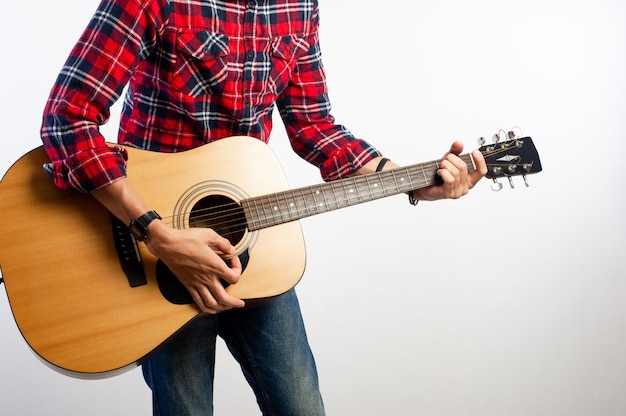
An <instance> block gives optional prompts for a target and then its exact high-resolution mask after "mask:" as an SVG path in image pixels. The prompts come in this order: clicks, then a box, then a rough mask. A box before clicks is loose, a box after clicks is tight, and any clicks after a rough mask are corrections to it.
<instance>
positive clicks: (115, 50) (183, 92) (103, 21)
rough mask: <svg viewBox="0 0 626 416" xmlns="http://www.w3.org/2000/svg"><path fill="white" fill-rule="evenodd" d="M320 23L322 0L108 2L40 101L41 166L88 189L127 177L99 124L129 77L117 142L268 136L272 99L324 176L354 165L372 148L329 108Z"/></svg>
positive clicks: (146, 144)
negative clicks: (46, 97)
mask: <svg viewBox="0 0 626 416" xmlns="http://www.w3.org/2000/svg"><path fill="white" fill-rule="evenodd" d="M318 24H319V17H318V4H317V0H248V1H219V0H218V1H210V2H209V1H206V2H205V1H203V2H200V1H192V0H173V1H172V0H103V1H102V3H101V4H100V6H99V8H98V10H97V12H96V13H95V15H94V17H93V19H92V20H91V22H90V24H89V26H88V27H87V29H86V31H85V32H84V34H83V36H82V37H81V38H80V40H79V42H78V43H77V45H76V46H75V48H74V49H73V51H72V52H71V54H70V57H69V59H68V61H67V62H66V64H65V66H64V67H63V69H62V71H61V74H60V75H59V77H58V79H57V81H56V83H55V85H54V88H53V90H52V92H51V95H50V98H49V101H48V103H47V105H46V109H45V112H44V120H43V127H42V139H43V142H44V145H45V147H46V150H47V152H48V154H49V156H50V159H51V163H49V164H47V165H46V170H47V172H48V173H49V174H50V176H51V177H52V178H53V180H54V182H55V184H56V185H57V186H58V187H60V188H62V189H76V190H80V191H84V192H89V191H91V190H94V189H98V188H100V187H103V186H105V185H108V184H110V183H111V182H113V181H115V180H117V179H119V178H121V177H123V176H124V175H125V171H126V153H125V152H124V151H123V149H121V148H120V147H109V146H107V144H106V143H105V140H104V138H103V137H102V135H101V134H100V133H99V130H98V126H99V125H101V124H103V123H105V122H106V121H107V119H108V117H109V109H110V107H111V105H112V104H113V103H114V102H115V101H116V100H117V99H118V98H119V97H120V95H121V94H122V90H123V88H124V86H125V85H126V84H128V86H129V87H128V92H127V95H126V97H125V99H124V106H123V111H122V118H121V122H120V130H119V137H118V141H119V142H120V143H123V144H126V145H130V146H134V147H138V148H142V149H147V150H154V151H162V152H176V151H181V150H185V149H190V148H193V147H196V146H200V145H202V144H204V143H209V142H211V141H214V140H218V139H221V138H224V137H228V136H233V135H249V136H253V137H256V138H258V139H259V140H262V141H264V142H267V141H268V140H269V135H270V131H271V128H272V117H271V116H272V110H273V108H274V104H276V106H277V108H278V110H279V112H280V114H281V116H282V119H283V121H284V124H285V126H286V129H287V133H288V136H289V139H290V141H291V143H292V146H293V148H294V150H295V151H296V152H297V153H298V154H299V155H300V156H301V157H302V158H303V159H305V160H307V161H309V162H311V163H313V164H314V165H316V166H317V167H319V169H320V171H321V173H322V177H323V178H324V180H334V179H337V178H340V177H343V176H346V175H348V174H350V173H352V172H354V171H355V170H356V169H358V168H359V167H361V166H362V165H363V164H365V163H367V162H368V161H369V160H371V159H372V158H374V157H376V156H378V155H379V153H378V151H377V150H376V149H374V148H373V147H372V146H370V145H369V144H368V143H366V142H365V141H363V140H360V139H357V138H355V137H354V136H352V134H350V132H348V131H347V130H346V129H345V128H344V127H342V126H340V125H337V124H335V122H334V118H333V117H332V116H331V114H330V104H329V101H328V96H327V88H326V82H325V75H324V70H323V67H322V62H321V54H320V49H319V43H318ZM131 163H132V161H131Z"/></svg>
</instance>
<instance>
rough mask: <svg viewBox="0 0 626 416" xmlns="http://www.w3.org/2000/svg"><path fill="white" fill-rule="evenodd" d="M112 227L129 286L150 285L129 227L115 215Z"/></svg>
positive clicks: (118, 254) (118, 255)
mask: <svg viewBox="0 0 626 416" xmlns="http://www.w3.org/2000/svg"><path fill="white" fill-rule="evenodd" d="M111 225H112V227H113V243H114V244H115V251H116V252H117V257H118V258H119V260H120V265H121V266H122V270H123V271H124V274H126V278H127V279H128V284H130V287H137V286H142V285H146V284H148V280H147V279H146V273H145V271H144V270H143V262H142V261H141V253H140V252H139V246H138V245H137V240H135V237H133V235H132V234H131V232H130V230H129V229H128V226H126V224H124V223H123V222H122V221H120V220H119V219H118V218H117V217H116V216H114V215H113V216H111Z"/></svg>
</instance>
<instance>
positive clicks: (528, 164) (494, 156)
mask: <svg viewBox="0 0 626 416" xmlns="http://www.w3.org/2000/svg"><path fill="white" fill-rule="evenodd" d="M499 137H500V136H499V135H495V136H494V138H495V139H496V140H495V141H496V142H495V143H494V144H491V145H485V146H482V147H481V148H480V149H479V150H480V152H481V153H482V154H483V157H484V158H485V161H486V163H487V175H485V176H486V177H487V178H489V179H493V181H494V184H493V185H492V187H491V188H492V189H493V190H494V191H499V190H500V189H502V184H500V183H499V182H498V181H497V179H498V178H507V179H508V180H509V184H510V185H511V188H514V185H513V176H522V177H523V178H524V183H525V185H526V186H528V181H527V179H526V176H527V175H530V174H533V173H538V172H541V161H540V160H539V153H537V149H536V148H535V144H534V143H533V141H532V139H531V138H530V137H522V138H518V137H515V135H514V134H511V133H509V134H508V139H507V140H505V141H502V142H501V141H499ZM480 140H481V142H482V143H484V139H483V138H481V139H480Z"/></svg>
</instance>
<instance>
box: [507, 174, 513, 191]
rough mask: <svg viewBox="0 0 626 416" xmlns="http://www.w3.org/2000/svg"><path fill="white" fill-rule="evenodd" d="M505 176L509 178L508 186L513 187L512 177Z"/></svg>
mask: <svg viewBox="0 0 626 416" xmlns="http://www.w3.org/2000/svg"><path fill="white" fill-rule="evenodd" d="M507 178H508V180H509V186H510V187H511V189H515V184H514V183H513V177H511V176H507Z"/></svg>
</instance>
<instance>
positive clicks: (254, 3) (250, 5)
mask: <svg viewBox="0 0 626 416" xmlns="http://www.w3.org/2000/svg"><path fill="white" fill-rule="evenodd" d="M248 7H249V8H251V9H254V8H255V7H256V1H255V0H252V1H250V2H249V3H248Z"/></svg>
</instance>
